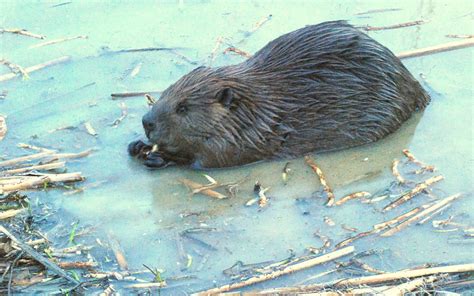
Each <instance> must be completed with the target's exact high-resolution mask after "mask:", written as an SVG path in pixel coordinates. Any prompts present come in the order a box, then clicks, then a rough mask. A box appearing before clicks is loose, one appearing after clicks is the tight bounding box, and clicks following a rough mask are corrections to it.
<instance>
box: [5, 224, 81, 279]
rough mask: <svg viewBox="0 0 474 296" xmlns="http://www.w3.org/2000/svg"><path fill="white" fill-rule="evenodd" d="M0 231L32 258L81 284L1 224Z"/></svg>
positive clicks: (54, 271)
mask: <svg viewBox="0 0 474 296" xmlns="http://www.w3.org/2000/svg"><path fill="white" fill-rule="evenodd" d="M0 232H3V233H4V234H5V235H6V236H8V238H10V240H11V241H13V242H14V243H15V244H17V245H18V247H19V248H20V249H21V250H22V251H23V252H25V253H27V254H28V255H29V256H30V257H31V258H33V259H35V260H36V261H38V262H39V263H41V264H42V265H44V266H45V267H46V268H48V269H49V270H51V271H52V272H53V273H55V274H57V275H59V276H61V277H63V278H65V279H66V280H68V281H70V282H72V283H74V284H76V285H79V284H80V281H78V280H76V279H75V278H73V277H72V276H70V275H69V274H68V273H66V272H65V271H64V270H62V269H61V268H60V267H59V266H57V265H56V264H54V263H53V262H51V261H50V260H48V259H46V258H45V257H43V256H42V255H41V254H40V253H38V252H37V251H35V250H34V249H33V248H32V247H30V246H28V245H27V244H25V243H23V242H22V241H20V240H19V239H18V238H17V237H16V236H14V235H13V234H12V233H11V232H10V231H8V230H7V229H6V228H5V227H4V226H2V225H0Z"/></svg>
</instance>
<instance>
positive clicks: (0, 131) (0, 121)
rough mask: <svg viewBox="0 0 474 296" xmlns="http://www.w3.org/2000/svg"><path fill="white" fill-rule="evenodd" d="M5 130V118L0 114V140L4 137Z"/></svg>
mask: <svg viewBox="0 0 474 296" xmlns="http://www.w3.org/2000/svg"><path fill="white" fill-rule="evenodd" d="M7 131H8V128H7V121H6V120H5V117H4V116H2V115H0V141H1V140H3V139H4V138H5V135H6V134H7Z"/></svg>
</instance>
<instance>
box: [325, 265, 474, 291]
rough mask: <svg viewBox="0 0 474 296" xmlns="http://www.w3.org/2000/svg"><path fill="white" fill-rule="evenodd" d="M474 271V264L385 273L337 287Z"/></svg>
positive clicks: (340, 284) (340, 282)
mask: <svg viewBox="0 0 474 296" xmlns="http://www.w3.org/2000/svg"><path fill="white" fill-rule="evenodd" d="M471 271H474V263H469V264H459V265H450V266H443V267H431V268H421V269H411V270H402V271H397V272H391V273H384V274H378V275H371V276H365V277H359V278H353V279H346V280H342V281H339V282H337V283H336V284H335V285H334V286H335V287H345V286H356V285H371V284H379V283H383V282H389V281H394V280H402V279H406V278H416V277H421V276H426V275H433V274H440V273H464V272H471Z"/></svg>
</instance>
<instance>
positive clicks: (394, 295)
mask: <svg viewBox="0 0 474 296" xmlns="http://www.w3.org/2000/svg"><path fill="white" fill-rule="evenodd" d="M437 279H438V277H437V276H434V275H433V276H430V277H427V278H423V277H422V278H417V279H414V280H412V281H409V282H407V283H403V284H400V285H398V286H395V287H393V288H390V289H388V290H385V291H383V295H385V296H403V295H406V293H408V292H412V291H414V290H416V289H418V288H420V287H423V286H425V285H426V284H429V283H432V282H434V281H436V280H437Z"/></svg>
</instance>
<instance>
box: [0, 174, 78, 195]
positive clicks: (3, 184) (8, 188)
mask: <svg viewBox="0 0 474 296" xmlns="http://www.w3.org/2000/svg"><path fill="white" fill-rule="evenodd" d="M83 180H84V177H82V175H81V173H65V174H39V173H37V174H30V175H28V176H11V177H3V178H0V194H2V193H3V194H5V193H9V192H12V191H19V190H27V189H33V188H36V187H41V186H45V184H49V183H63V182H77V181H83Z"/></svg>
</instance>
